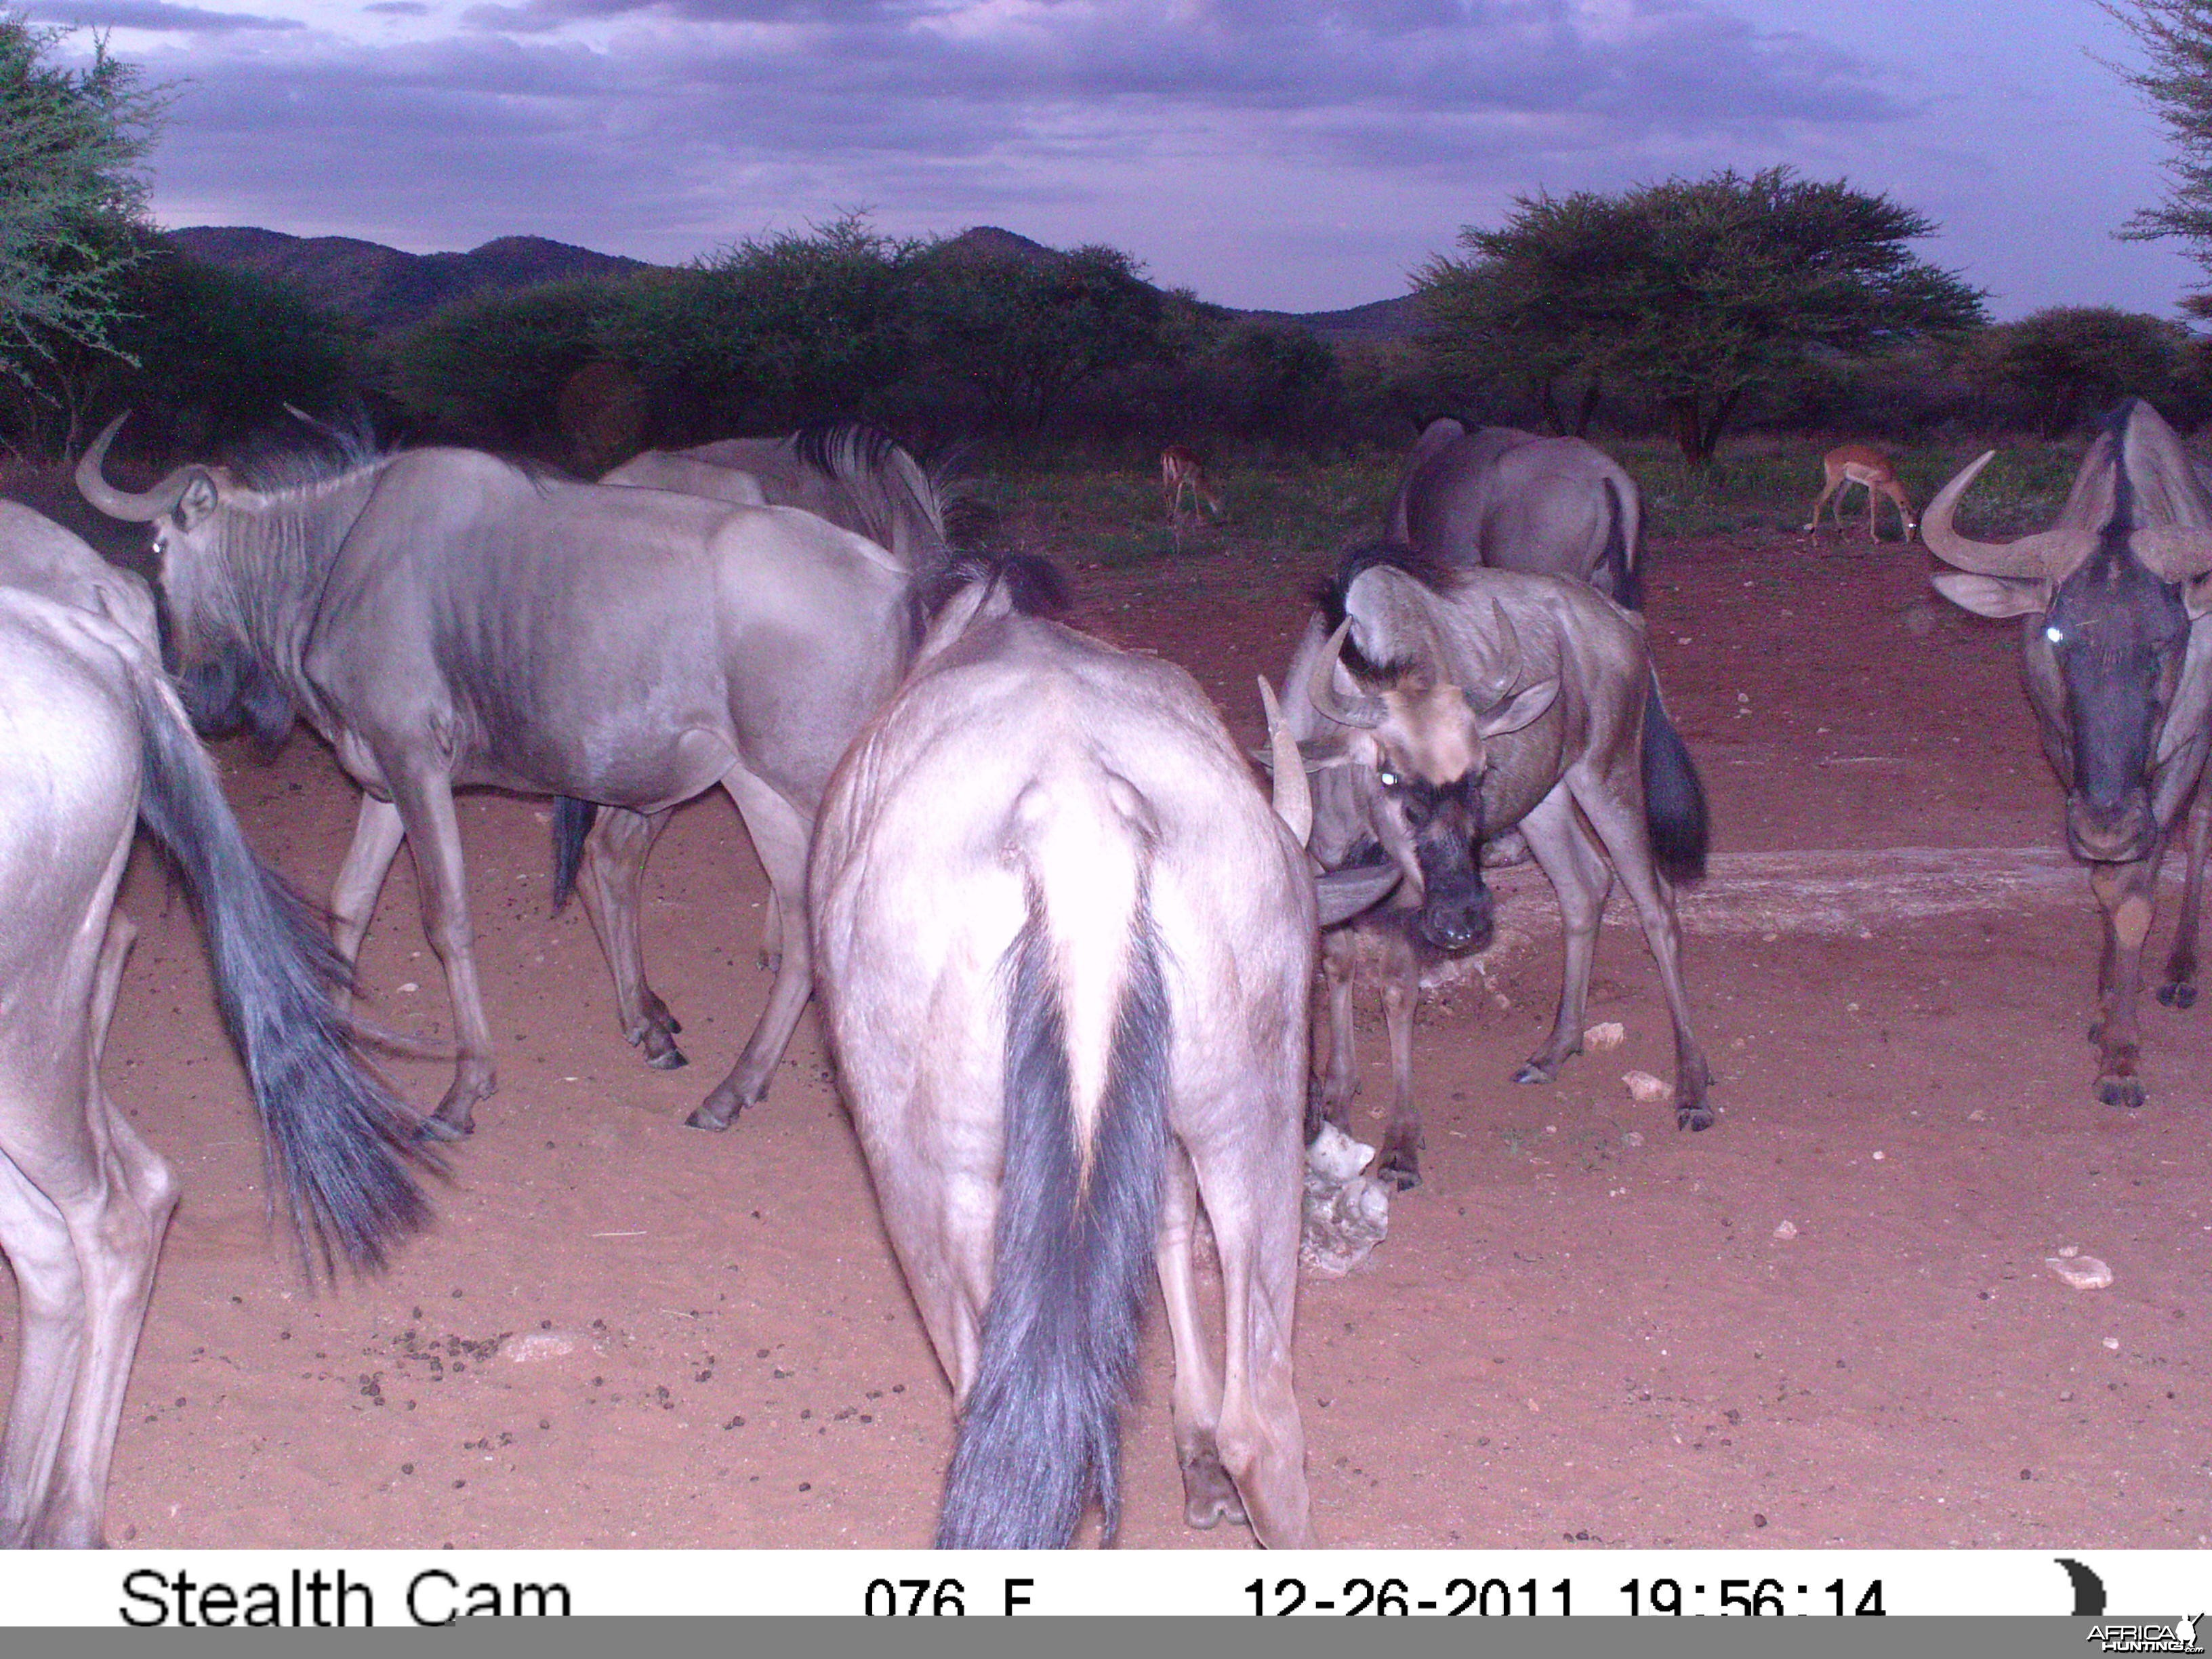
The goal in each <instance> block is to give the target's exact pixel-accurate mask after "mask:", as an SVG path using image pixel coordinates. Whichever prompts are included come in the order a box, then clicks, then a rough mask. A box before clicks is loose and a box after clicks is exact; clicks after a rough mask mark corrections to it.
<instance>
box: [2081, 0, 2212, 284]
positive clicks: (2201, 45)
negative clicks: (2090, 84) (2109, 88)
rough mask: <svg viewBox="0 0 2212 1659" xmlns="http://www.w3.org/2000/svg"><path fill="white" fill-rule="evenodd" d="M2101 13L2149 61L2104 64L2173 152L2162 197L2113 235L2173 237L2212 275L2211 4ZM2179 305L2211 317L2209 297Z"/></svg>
mask: <svg viewBox="0 0 2212 1659" xmlns="http://www.w3.org/2000/svg"><path fill="white" fill-rule="evenodd" d="M2105 9H2106V11H2107V12H2108V13H2110V14H2111V15H2112V17H2113V18H2114V19H2115V20H2116V21H2118V23H2119V24H2120V26H2121V27H2123V28H2124V29H2126V30H2127V31H2128V33H2130V34H2132V35H2133V36H2135V38H2136V44H2137V45H2138V46H2142V49H2143V52H2144V55H2145V56H2146V57H2147V58H2148V59H2149V64H2148V67H2146V68H2143V69H2140V70H2131V69H2126V68H2123V67H2121V66H2120V65H2118V64H2112V65H2109V66H2108V67H2111V68H2112V69H2114V70H2117V71H2118V74H2119V76H2120V78H2121V79H2123V80H2124V81H2125V82H2127V83H2128V84H2129V85H2130V86H2131V87H2133V88H2136V91H2138V92H2140V93H2142V94H2143V96H2144V97H2145V98H2146V99H2147V100H2148V101H2149V103H2150V105H2151V106H2152V107H2153V108H2154V109H2155V110H2156V111H2157V112H2158V115H2159V118H2160V120H2161V121H2163V122H2164V123H2165V124H2166V135H2167V137H2169V138H2171V139H2172V143H2173V149H2174V155H2173V159H2172V161H2170V162H2169V163H2168V164H2167V170H2168V172H2169V173H2171V174H2172V185H2171V187H2170V188H2169V189H2168V191H2167V192H2166V200H2165V201H2164V202H2163V203H2162V204H2160V205H2159V206H2157V207H2154V208H2143V209H2142V210H2139V211H2138V212H2137V213H2136V215H2135V216H2134V217H2133V218H2131V219H2130V220H2129V221H2128V222H2127V223H2126V224H2124V225H2123V226H2122V227H2121V228H2119V230H2118V232H2116V233H2115V234H2117V235H2118V236H2119V237H2120V238H2122V239H2123V240H2127V241H2135V242H2148V241H2155V240H2158V239H2160V238H2161V237H2166V236H2177V237H2179V238H2180V239H2181V240H2183V241H2185V242H2186V243H2187V244H2188V245H2189V252H2190V257H2191V258H2193V259H2195V260H2196V261H2197V264H2200V265H2203V267H2204V268H2205V270H2207V271H2212V0H2133V3H2132V4H2130V5H2125V6H2123V5H2114V4H2107V5H2106V7H2105ZM2182 307H2183V308H2184V309H2185V310H2186V311H2189V312H2191V313H2194V314H2195V315H2197V316H2199V317H2212V293H2199V294H2192V295H2190V296H2189V297H2188V298H2187V299H2185V300H2184V301H2182Z"/></svg>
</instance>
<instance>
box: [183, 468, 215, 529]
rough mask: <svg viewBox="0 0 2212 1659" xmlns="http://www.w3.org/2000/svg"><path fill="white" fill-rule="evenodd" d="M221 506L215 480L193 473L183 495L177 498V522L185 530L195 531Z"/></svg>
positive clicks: (202, 474) (202, 473)
mask: <svg viewBox="0 0 2212 1659" xmlns="http://www.w3.org/2000/svg"><path fill="white" fill-rule="evenodd" d="M220 506H222V495H220V494H219V493H218V492H217V490H216V487H215V480H214V479H213V478H210V477H208V475H207V474H206V473H204V472H200V471H195V472H194V473H193V474H192V476H191V482H189V483H186V484H185V493H184V494H183V495H179V496H178V497H177V506H176V514H177V522H178V523H179V525H181V526H183V527H184V528H185V529H186V530H197V529H198V528H199V526H201V525H202V524H204V523H205V522H206V521H207V516H208V514H209V513H212V512H214V511H215V510H216V507H220Z"/></svg>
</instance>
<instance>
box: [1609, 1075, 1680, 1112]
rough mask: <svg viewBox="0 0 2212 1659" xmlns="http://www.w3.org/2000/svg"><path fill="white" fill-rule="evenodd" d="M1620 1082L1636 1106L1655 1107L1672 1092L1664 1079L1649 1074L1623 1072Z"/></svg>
mask: <svg viewBox="0 0 2212 1659" xmlns="http://www.w3.org/2000/svg"><path fill="white" fill-rule="evenodd" d="M1620 1080H1621V1081H1622V1082H1623V1083H1625V1084H1626V1085H1628V1097H1629V1098H1630V1099H1631V1100H1632V1101H1634V1102H1635V1103H1637V1104H1638V1106H1656V1105H1657V1104H1658V1103H1659V1102H1661V1101H1662V1100H1664V1099H1666V1098H1667V1097H1668V1095H1670V1094H1672V1093H1673V1092H1674V1091H1673V1090H1671V1089H1669V1088H1668V1086H1667V1080H1666V1079H1664V1078H1656V1077H1654V1076H1652V1075H1651V1073H1649V1072H1623V1073H1621V1074H1620Z"/></svg>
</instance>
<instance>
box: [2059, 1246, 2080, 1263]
mask: <svg viewBox="0 0 2212 1659" xmlns="http://www.w3.org/2000/svg"><path fill="white" fill-rule="evenodd" d="M2058 1254H2059V1255H2063V1256H2064V1257H2066V1258H2067V1259H2068V1260H2069V1261H2071V1260H2072V1259H2073V1258H2074V1257H2075V1256H2077V1255H2081V1246H2080V1245H2079V1244H2061V1245H2060V1246H2059V1247H2058Z"/></svg>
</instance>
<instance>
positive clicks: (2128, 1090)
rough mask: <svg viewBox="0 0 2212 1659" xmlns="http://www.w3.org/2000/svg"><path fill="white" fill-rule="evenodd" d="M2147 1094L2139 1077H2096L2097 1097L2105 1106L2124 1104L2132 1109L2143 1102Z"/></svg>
mask: <svg viewBox="0 0 2212 1659" xmlns="http://www.w3.org/2000/svg"><path fill="white" fill-rule="evenodd" d="M2147 1094H2148V1091H2146V1090H2145V1089H2144V1088H2143V1085H2142V1079H2141V1078H2134V1077H2100V1078H2099V1079H2097V1098H2098V1099H2100V1100H2101V1101H2103V1102H2104V1103H2105V1104H2106V1105H2107V1106H2124V1107H2126V1108H2127V1109H2129V1110H2130V1111H2133V1110H2135V1109H2136V1108H2137V1107H2139V1106H2141V1105H2142V1103H2143V1101H2144V1099H2145V1098H2146V1097H2147Z"/></svg>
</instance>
